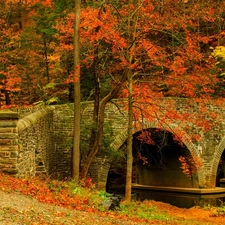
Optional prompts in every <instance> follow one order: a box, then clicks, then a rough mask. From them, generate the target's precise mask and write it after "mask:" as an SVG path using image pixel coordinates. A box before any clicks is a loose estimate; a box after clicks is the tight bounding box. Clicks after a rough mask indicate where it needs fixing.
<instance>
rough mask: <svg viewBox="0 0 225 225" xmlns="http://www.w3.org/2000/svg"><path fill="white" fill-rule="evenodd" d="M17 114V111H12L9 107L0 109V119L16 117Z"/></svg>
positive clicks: (17, 116)
mask: <svg viewBox="0 0 225 225" xmlns="http://www.w3.org/2000/svg"><path fill="white" fill-rule="evenodd" d="M18 118H19V115H18V113H17V112H13V111H11V110H9V109H3V110H0V120H5V119H16V120H17V119H18Z"/></svg>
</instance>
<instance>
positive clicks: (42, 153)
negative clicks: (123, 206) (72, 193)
mask: <svg viewBox="0 0 225 225" xmlns="http://www.w3.org/2000/svg"><path fill="white" fill-rule="evenodd" d="M188 101H189V100H188V99H173V98H165V99H161V101H160V102H157V104H161V106H162V112H161V113H162V115H163V113H164V114H165V113H166V111H167V109H169V108H170V107H171V105H173V104H174V105H175V107H176V110H177V111H179V112H180V113H184V114H185V113H188V114H190V112H193V113H196V112H200V107H199V104H198V103H195V102H194V103H193V104H189V103H188ZM114 103H115V104H111V103H110V104H107V107H106V111H105V123H107V122H110V123H111V124H112V129H113V134H112V139H113V142H112V143H111V145H110V147H111V148H113V149H114V150H118V149H119V148H120V147H121V145H122V144H123V143H124V142H125V141H126V138H127V130H126V126H127V112H126V110H125V105H127V102H126V101H124V100H123V99H120V100H116V101H115V102H114ZM81 106H82V115H81V117H82V118H81V124H82V125H83V124H85V125H86V124H91V121H92V113H93V103H92V102H85V103H82V104H81ZM206 107H207V106H206ZM214 109H215V110H216V112H217V114H219V115H220V114H221V116H222V117H223V119H222V120H220V121H215V126H214V127H213V128H212V129H211V130H209V131H204V132H203V131H201V132H200V130H198V129H197V128H196V125H195V124H189V125H190V127H189V128H185V125H184V124H183V123H182V122H181V121H178V120H174V121H173V122H172V123H170V124H169V126H168V127H165V130H168V131H170V130H169V129H170V128H173V129H174V130H175V135H178V134H179V133H176V132H178V131H177V130H179V129H177V128H180V130H182V129H183V130H182V131H183V133H182V134H183V135H182V141H183V143H184V144H185V145H186V147H187V148H188V149H189V151H190V153H191V154H192V155H197V156H200V157H201V158H202V160H203V167H202V168H201V170H199V172H198V179H199V186H201V187H204V188H205V187H214V186H215V177H216V172H217V168H218V163H219V160H220V157H221V155H222V153H223V151H224V149H225V121H224V118H225V110H224V106H221V107H218V106H216V107H214V106H213V105H211V106H210V107H208V108H207V110H211V111H212V112H213V110H214ZM18 112H19V110H18V111H17V113H18ZM29 112H31V113H32V114H30V113H29ZM9 114H10V112H2V114H1V115H2V117H1V119H0V152H2V153H0V154H2V158H4V157H5V158H6V159H7V158H8V154H9V153H6V152H7V151H10V152H11V154H10V155H9V158H12V159H13V160H14V159H18V162H15V161H13V160H12V162H13V163H15V165H14V164H13V165H12V164H8V165H7V164H4V166H6V168H16V169H15V170H14V171H17V172H18V174H17V175H18V176H33V175H35V174H36V173H38V172H39V171H40V172H43V171H47V173H49V174H51V175H52V177H54V178H59V179H61V178H64V177H69V176H70V175H71V152H72V146H73V114H74V113H73V104H66V105H59V106H54V107H45V108H34V109H25V111H23V112H21V113H19V115H20V117H22V118H21V119H19V121H18V116H17V114H16V113H13V114H12V115H11V117H10V118H9ZM21 115H23V116H21ZM140 119H142V118H140ZM134 123H135V121H134ZM143 128H144V129H145V128H146V129H147V128H162V127H161V126H160V116H159V117H158V118H157V120H155V121H148V119H147V118H143V127H142V129H143ZM89 131H90V130H87V131H86V133H85V135H87V137H88V135H90V134H89V133H88V132H89ZM179 132H180V131H179ZM17 133H18V136H17ZM192 134H200V135H201V137H202V139H201V140H200V141H195V142H193V141H192V140H191V136H192ZM110 135H111V134H110ZM0 157H1V156H0ZM5 158H4V159H5ZM40 162H41V163H42V164H41V165H40ZM8 163H10V161H8ZM96 165H97V166H96ZM7 166H8V167H7ZM12 166H13V167H12ZM109 167H110V165H107V163H105V165H104V163H103V165H101V164H100V163H99V162H98V161H96V162H94V163H93V165H92V168H93V170H92V171H91V176H93V178H94V179H95V180H96V182H97V186H98V187H99V188H102V189H105V186H106V180H107V174H108V170H109ZM0 168H3V167H2V166H1V165H0ZM4 168H5V167H4Z"/></svg>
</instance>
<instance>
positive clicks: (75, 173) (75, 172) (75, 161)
mask: <svg viewBox="0 0 225 225" xmlns="http://www.w3.org/2000/svg"><path fill="white" fill-rule="evenodd" d="M80 6H81V1H80V0H75V10H74V13H75V21H74V128H73V129H74V140H73V154H72V177H73V179H74V180H75V181H76V182H78V180H79V172H80V46H79V43H80V42H79V25H80Z"/></svg>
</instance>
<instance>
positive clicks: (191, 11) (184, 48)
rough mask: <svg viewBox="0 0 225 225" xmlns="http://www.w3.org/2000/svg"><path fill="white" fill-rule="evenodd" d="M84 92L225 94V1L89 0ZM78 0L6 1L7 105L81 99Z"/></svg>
mask: <svg viewBox="0 0 225 225" xmlns="http://www.w3.org/2000/svg"><path fill="white" fill-rule="evenodd" d="M81 2H82V7H81V23H80V42H81V43H80V45H81V93H82V96H81V99H82V100H93V99H94V98H95V96H96V95H98V96H99V98H100V99H101V98H103V97H104V96H106V95H107V94H108V93H109V92H110V91H112V90H113V88H115V86H118V84H119V85H120V87H121V88H120V90H119V91H117V93H116V95H115V96H114V97H126V96H127V93H128V91H127V88H126V78H125V77H124V73H125V71H126V70H127V69H129V70H131V71H132V77H133V80H134V84H133V93H134V94H133V97H135V98H137V99H141V98H145V99H149V98H152V97H153V96H155V97H163V96H178V97H192V98H200V97H201V98H202V97H203V98H204V99H206V98H218V97H224V88H225V86H224V76H225V75H224V74H225V73H224V72H225V71H224V69H225V11H224V8H225V2H224V1H221V0H207V1H203V0H161V1H158V0H157V1H156V0H139V1H129V4H128V1H125V0H120V1H119V0H111V1H108V0H105V1H88V0H86V1H81ZM73 9H74V1H73V0H65V1H61V0H2V1H1V2H0V20H1V23H0V26H1V29H0V32H1V34H0V58H1V61H0V88H1V107H5V106H6V105H20V104H23V105H24V104H34V103H36V104H53V103H65V102H70V101H73V72H74V64H73V63H74V62H73V52H74V50H73V24H74V10H73Z"/></svg>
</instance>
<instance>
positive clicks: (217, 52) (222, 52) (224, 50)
mask: <svg viewBox="0 0 225 225" xmlns="http://www.w3.org/2000/svg"><path fill="white" fill-rule="evenodd" d="M212 56H214V57H215V58H216V59H220V60H222V61H225V46H217V47H216V48H215V49H214V50H213V52H212Z"/></svg>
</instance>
